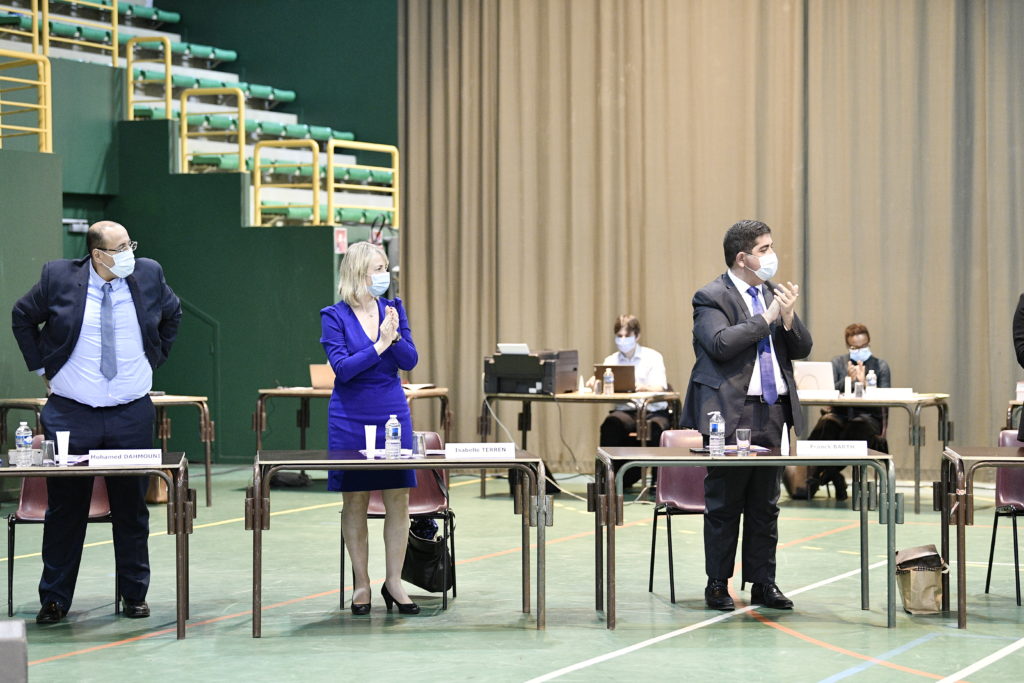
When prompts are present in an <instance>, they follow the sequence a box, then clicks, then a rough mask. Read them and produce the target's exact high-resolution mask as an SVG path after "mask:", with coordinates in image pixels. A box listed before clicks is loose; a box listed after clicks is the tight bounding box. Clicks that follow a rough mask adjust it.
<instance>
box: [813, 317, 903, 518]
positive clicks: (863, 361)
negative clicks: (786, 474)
mask: <svg viewBox="0 0 1024 683" xmlns="http://www.w3.org/2000/svg"><path fill="white" fill-rule="evenodd" d="M844 339H845V340H846V346H847V349H848V351H847V353H844V354H843V355H841V356H836V357H835V358H833V359H832V378H833V379H834V380H835V384H836V389H838V390H839V391H842V390H843V388H844V385H845V383H846V378H847V377H849V378H850V381H851V383H854V384H855V383H856V382H860V383H861V384H862V385H863V386H865V387H866V386H867V378H868V374H869V373H870V372H872V371H873V372H874V374H875V378H876V382H877V383H876V386H878V387H882V388H887V387H890V386H892V375H891V373H890V371H889V364H888V363H886V362H885V361H884V360H882V359H881V358H879V357H877V356H875V355H873V354H872V353H871V347H870V346H869V344H870V343H871V333H870V332H868V328H867V327H865V326H864V325H862V324H861V323H853V324H851V325H847V327H846V331H845V332H844ZM885 421H886V411H885V410H884V409H883V408H833V409H832V411H831V412H828V413H825V414H824V415H822V417H821V419H820V420H818V424H816V425H815V426H814V430H813V431H812V432H811V435H810V437H809V438H811V439H819V440H826V441H830V440H835V439H838V440H843V441H867V442H868V448H873V449H874V450H876V451H882V452H883V453H884V452H888V450H889V445H888V443H886V440H885ZM841 470H842V468H839V467H825V468H822V469H821V470H820V471H819V473H818V480H819V482H820V483H822V484H826V483H829V482H831V483H832V484H833V485H834V486H835V488H836V498H837V499H838V500H845V499H846V479H845V478H844V477H843V475H842V472H841Z"/></svg>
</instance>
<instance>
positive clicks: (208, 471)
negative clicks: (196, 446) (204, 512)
mask: <svg viewBox="0 0 1024 683" xmlns="http://www.w3.org/2000/svg"><path fill="white" fill-rule="evenodd" d="M195 406H196V409H198V410H199V439H200V440H201V441H202V442H203V457H204V460H203V471H204V473H205V475H206V507H210V506H211V505H213V421H212V420H211V419H210V407H209V406H208V405H207V404H206V402H205V401H200V402H199V403H196V404H195Z"/></svg>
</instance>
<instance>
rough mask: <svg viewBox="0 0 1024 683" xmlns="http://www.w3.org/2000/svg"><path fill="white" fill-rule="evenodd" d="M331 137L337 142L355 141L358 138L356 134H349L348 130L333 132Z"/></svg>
mask: <svg viewBox="0 0 1024 683" xmlns="http://www.w3.org/2000/svg"><path fill="white" fill-rule="evenodd" d="M331 137H332V138H334V139H335V140H355V139H356V136H355V134H354V133H349V132H348V131H346V130H332V131H331Z"/></svg>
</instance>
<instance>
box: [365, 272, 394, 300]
mask: <svg viewBox="0 0 1024 683" xmlns="http://www.w3.org/2000/svg"><path fill="white" fill-rule="evenodd" d="M390 286H391V273H386V272H385V273H373V274H372V275H370V286H369V287H367V289H369V290H370V295H371V296H380V295H381V294H383V293H384V292H386V291H388V287H390Z"/></svg>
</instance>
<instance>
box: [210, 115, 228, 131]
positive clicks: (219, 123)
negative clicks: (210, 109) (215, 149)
mask: <svg viewBox="0 0 1024 683" xmlns="http://www.w3.org/2000/svg"><path fill="white" fill-rule="evenodd" d="M206 118H207V125H209V126H210V128H213V129H215V130H231V129H232V128H234V127H235V117H233V116H227V115H226V114H211V115H208V116H207V117H206Z"/></svg>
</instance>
